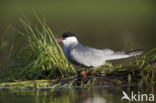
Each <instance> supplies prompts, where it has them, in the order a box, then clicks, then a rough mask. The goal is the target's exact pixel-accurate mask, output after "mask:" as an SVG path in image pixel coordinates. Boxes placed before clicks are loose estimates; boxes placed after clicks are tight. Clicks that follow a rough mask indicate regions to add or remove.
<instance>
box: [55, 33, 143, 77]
mask: <svg viewBox="0 0 156 103" xmlns="http://www.w3.org/2000/svg"><path fill="white" fill-rule="evenodd" d="M57 42H62V43H63V47H64V53H65V56H66V58H67V59H68V61H70V62H71V63H72V64H74V65H77V66H81V67H83V68H85V72H84V75H83V77H84V78H85V77H86V75H87V71H86V69H88V68H97V67H100V66H102V65H104V64H105V62H106V61H109V60H116V59H123V58H129V57H132V56H137V55H141V54H142V53H143V50H142V49H139V50H133V51H123V52H115V51H113V50H111V49H95V48H92V47H88V46H84V45H82V44H80V43H79V41H78V39H77V37H76V35H75V33H73V32H65V33H63V34H62V37H61V38H58V39H57Z"/></svg>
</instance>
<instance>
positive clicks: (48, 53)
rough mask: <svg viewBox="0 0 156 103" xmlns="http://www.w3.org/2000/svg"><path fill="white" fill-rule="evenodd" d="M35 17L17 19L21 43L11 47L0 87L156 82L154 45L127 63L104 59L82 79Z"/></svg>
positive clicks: (114, 84) (42, 87) (91, 85)
mask: <svg viewBox="0 0 156 103" xmlns="http://www.w3.org/2000/svg"><path fill="white" fill-rule="evenodd" d="M35 18H36V22H37V23H35V25H34V24H33V23H32V22H31V20H30V19H27V17H25V16H23V18H22V19H19V20H20V22H21V24H22V25H23V28H24V30H17V31H18V34H19V35H20V36H21V37H22V38H23V40H24V45H23V46H22V47H21V48H20V50H14V46H12V47H11V49H10V52H9V63H10V64H9V66H8V67H7V68H5V69H3V70H1V73H0V90H1V89H9V90H10V89H24V90H25V89H54V88H61V87H62V88H77V87H101V88H103V87H112V86H113V87H114V86H123V85H126V86H134V85H135V86H140V87H141V86H144V85H149V84H150V85H154V86H155V84H156V70H155V69H156V48H153V49H151V50H149V51H147V52H145V53H144V54H143V55H141V56H140V57H134V58H133V60H132V59H130V60H129V65H128V66H122V65H120V66H112V64H111V63H106V65H105V66H103V67H100V68H97V69H92V70H89V75H88V77H87V78H86V79H82V78H81V72H80V71H79V70H80V69H76V68H77V67H73V66H72V65H71V64H70V63H68V61H67V59H66V58H65V56H64V53H63V50H62V48H61V46H60V45H59V44H58V43H57V42H56V35H54V33H53V32H52V31H51V29H50V28H49V27H48V25H47V23H46V20H45V19H43V20H41V19H40V18H39V17H38V16H37V15H35ZM36 24H37V25H38V26H36Z"/></svg>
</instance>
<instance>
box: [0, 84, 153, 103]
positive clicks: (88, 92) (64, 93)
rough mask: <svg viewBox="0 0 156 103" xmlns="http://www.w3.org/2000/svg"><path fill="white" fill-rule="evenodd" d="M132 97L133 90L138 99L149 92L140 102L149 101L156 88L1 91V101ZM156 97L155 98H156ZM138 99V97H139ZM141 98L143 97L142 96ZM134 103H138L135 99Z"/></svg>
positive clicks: (70, 102) (112, 102)
mask: <svg viewBox="0 0 156 103" xmlns="http://www.w3.org/2000/svg"><path fill="white" fill-rule="evenodd" d="M123 91H124V92H125V93H127V95H128V96H129V97H130V96H131V92H132V91H133V92H134V94H136V99H137V98H138V96H139V95H140V97H141V94H147V100H148V101H146V97H144V98H143V101H140V102H139V103H149V99H148V98H150V96H149V94H152V93H153V95H154V93H155V92H154V89H153V90H152V88H149V89H148V90H146V89H140V90H139V89H135V88H133V89H127V88H120V87H119V88H94V89H92V88H84V89H56V90H54V91H44V90H43V91H29V90H27V91H22V90H21V91H0V103H129V101H128V100H123V101H121V98H122V96H123V93H122V92H123ZM154 99H155V98H154ZM137 100H138V99H137ZM140 100H141V98H140ZM132 103H137V102H136V101H133V102H132ZM152 103H154V102H152Z"/></svg>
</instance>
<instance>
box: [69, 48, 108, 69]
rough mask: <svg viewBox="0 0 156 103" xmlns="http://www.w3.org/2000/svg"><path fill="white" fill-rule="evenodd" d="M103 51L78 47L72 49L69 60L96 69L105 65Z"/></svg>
mask: <svg viewBox="0 0 156 103" xmlns="http://www.w3.org/2000/svg"><path fill="white" fill-rule="evenodd" d="M107 52H108V51H107ZM103 54H104V53H103V50H98V49H94V48H90V47H85V46H82V45H81V46H79V47H77V48H75V49H72V51H71V53H70V55H71V59H72V60H73V61H75V62H77V63H79V64H81V65H82V66H85V67H98V66H101V65H103V64H104V63H105V59H104V55H103Z"/></svg>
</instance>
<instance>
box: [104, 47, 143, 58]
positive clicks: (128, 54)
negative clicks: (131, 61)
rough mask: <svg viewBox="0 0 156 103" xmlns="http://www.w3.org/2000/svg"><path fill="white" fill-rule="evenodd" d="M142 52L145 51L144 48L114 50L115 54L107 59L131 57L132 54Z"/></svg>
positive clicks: (135, 54)
mask: <svg viewBox="0 0 156 103" xmlns="http://www.w3.org/2000/svg"><path fill="white" fill-rule="evenodd" d="M142 53H143V50H142V49H139V50H133V51H126V52H114V53H113V54H111V55H109V56H108V59H107V60H115V59H123V58H129V57H132V56H137V55H141V54H142Z"/></svg>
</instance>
